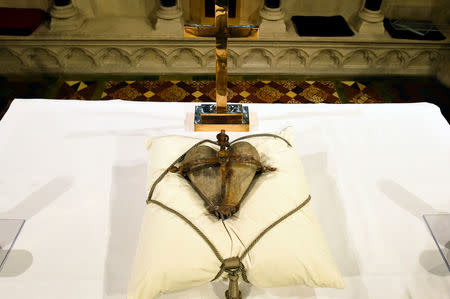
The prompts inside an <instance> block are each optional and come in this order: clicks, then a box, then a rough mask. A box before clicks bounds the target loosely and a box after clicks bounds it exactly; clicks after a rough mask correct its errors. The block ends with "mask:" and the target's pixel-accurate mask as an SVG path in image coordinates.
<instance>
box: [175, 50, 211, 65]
mask: <svg viewBox="0 0 450 299" xmlns="http://www.w3.org/2000/svg"><path fill="white" fill-rule="evenodd" d="M169 65H170V66H172V67H180V68H187V67H189V68H190V67H199V68H200V67H202V65H203V64H202V54H201V53H200V52H199V51H197V50H194V49H190V48H181V49H177V50H175V51H173V52H172V53H171V55H170V56H169Z"/></svg>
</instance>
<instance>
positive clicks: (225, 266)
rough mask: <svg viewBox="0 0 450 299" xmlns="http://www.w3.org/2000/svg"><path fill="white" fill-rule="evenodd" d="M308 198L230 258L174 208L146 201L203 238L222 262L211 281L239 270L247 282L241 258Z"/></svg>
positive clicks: (296, 210) (309, 196)
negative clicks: (183, 223) (182, 222)
mask: <svg viewBox="0 0 450 299" xmlns="http://www.w3.org/2000/svg"><path fill="white" fill-rule="evenodd" d="M310 200H311V195H308V198H306V199H305V200H304V201H303V202H302V203H301V204H300V205H298V206H297V207H295V208H294V209H292V210H291V211H289V212H288V213H286V214H285V215H283V216H282V217H280V218H278V219H277V220H276V221H274V222H273V223H272V224H271V225H269V226H268V227H266V228H265V229H264V230H263V231H262V232H261V233H259V234H258V235H257V236H256V238H255V239H254V240H253V241H252V242H251V243H250V245H248V246H247V248H246V249H245V250H244V252H243V253H242V254H241V256H239V257H232V258H228V259H224V258H223V257H222V255H221V254H220V252H219V250H218V249H217V247H216V246H214V244H213V243H212V242H211V241H210V240H209V239H208V237H207V236H206V235H205V234H204V233H203V232H202V231H201V230H200V229H199V228H198V227H197V226H196V225H195V224H194V223H192V222H191V221H190V220H189V219H188V218H187V217H185V216H184V215H182V214H181V213H180V212H178V211H176V210H174V209H172V208H169V207H168V206H166V205H165V204H163V203H162V202H159V201H157V200H153V199H150V200H149V201H148V203H149V204H150V203H153V204H156V205H157V206H159V207H161V208H163V209H164V210H166V211H168V212H169V213H172V214H174V215H176V216H177V217H179V218H180V219H181V220H183V221H184V222H185V223H186V224H187V225H189V226H190V227H191V228H192V229H193V230H194V231H195V232H196V233H197V234H198V235H199V236H200V237H201V238H202V239H203V241H205V242H206V244H208V246H209V248H211V251H212V252H213V253H214V255H215V256H216V257H217V259H218V260H219V261H220V262H221V263H222V265H221V267H220V271H219V272H218V273H217V275H216V276H215V277H214V279H212V281H214V280H216V279H217V278H219V277H220V276H221V275H222V274H223V272H227V273H230V272H233V273H239V272H241V274H242V278H243V279H244V281H245V282H248V279H247V273H246V271H245V267H244V265H243V264H242V262H241V261H242V259H243V258H244V257H245V256H246V255H247V254H248V252H249V251H250V250H251V249H252V248H253V247H254V246H255V245H256V244H257V243H258V242H259V240H261V238H262V237H263V236H264V235H265V234H267V233H268V232H269V231H270V230H271V229H272V228H274V227H275V226H277V225H278V224H280V223H281V222H282V221H284V220H285V219H286V218H288V217H289V216H291V215H293V214H295V213H296V212H298V211H300V209H302V208H303V207H304V206H305V205H306V204H308V202H309V201H310Z"/></svg>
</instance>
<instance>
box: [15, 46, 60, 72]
mask: <svg viewBox="0 0 450 299" xmlns="http://www.w3.org/2000/svg"><path fill="white" fill-rule="evenodd" d="M22 55H23V57H24V58H25V61H26V64H27V65H29V66H31V67H32V68H34V69H35V70H36V71H41V72H45V71H54V70H56V69H59V68H60V67H61V64H60V62H59V60H58V58H57V55H56V54H54V53H53V52H52V51H50V50H48V49H45V48H30V49H27V50H25V51H24V53H23V54H22Z"/></svg>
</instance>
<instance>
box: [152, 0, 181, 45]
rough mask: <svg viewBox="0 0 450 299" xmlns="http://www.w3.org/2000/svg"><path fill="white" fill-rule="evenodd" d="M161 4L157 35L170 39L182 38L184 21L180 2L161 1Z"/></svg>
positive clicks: (157, 15) (157, 14) (157, 13)
mask: <svg viewBox="0 0 450 299" xmlns="http://www.w3.org/2000/svg"><path fill="white" fill-rule="evenodd" d="M159 2H160V6H159V9H158V11H157V12H156V17H157V20H156V24H155V31H156V33H158V34H161V35H165V36H170V37H174V36H175V37H182V36H183V35H184V21H183V18H182V16H183V12H182V11H181V9H180V7H179V6H178V1H177V0H160V1H159Z"/></svg>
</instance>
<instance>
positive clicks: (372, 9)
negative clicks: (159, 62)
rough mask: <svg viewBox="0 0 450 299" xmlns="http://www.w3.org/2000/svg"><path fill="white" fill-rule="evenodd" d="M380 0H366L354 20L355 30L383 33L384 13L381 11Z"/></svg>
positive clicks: (367, 33) (367, 32)
mask: <svg viewBox="0 0 450 299" xmlns="http://www.w3.org/2000/svg"><path fill="white" fill-rule="evenodd" d="M381 1H382V0H366V2H365V3H364V7H363V8H362V9H361V10H360V11H359V13H358V16H357V17H356V20H355V22H354V27H355V29H356V31H357V32H359V33H360V34H365V35H380V34H384V31H385V30H384V25H383V20H384V15H383V12H382V11H381V9H380V8H381Z"/></svg>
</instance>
